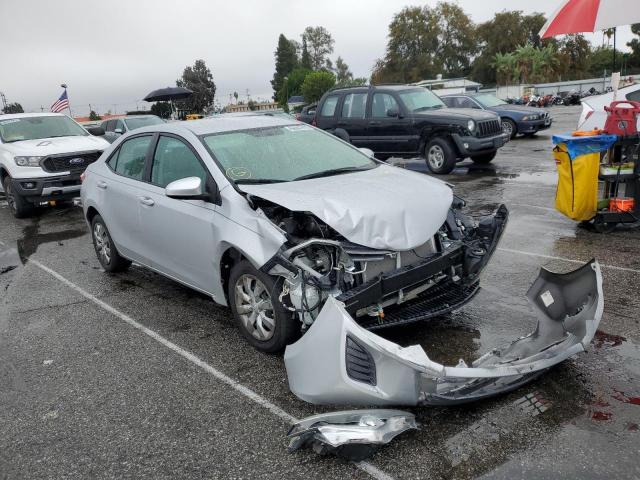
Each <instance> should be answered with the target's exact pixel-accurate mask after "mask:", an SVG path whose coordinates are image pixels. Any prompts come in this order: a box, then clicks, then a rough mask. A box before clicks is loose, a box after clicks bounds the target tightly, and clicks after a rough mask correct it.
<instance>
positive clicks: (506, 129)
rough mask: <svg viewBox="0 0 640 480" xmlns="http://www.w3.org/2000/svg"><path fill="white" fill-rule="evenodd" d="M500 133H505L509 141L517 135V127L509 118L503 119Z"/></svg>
mask: <svg viewBox="0 0 640 480" xmlns="http://www.w3.org/2000/svg"><path fill="white" fill-rule="evenodd" d="M502 133H506V134H507V135H509V138H510V139H514V138H516V135H517V134H518V127H517V126H516V122H514V121H513V120H511V119H510V118H503V119H502Z"/></svg>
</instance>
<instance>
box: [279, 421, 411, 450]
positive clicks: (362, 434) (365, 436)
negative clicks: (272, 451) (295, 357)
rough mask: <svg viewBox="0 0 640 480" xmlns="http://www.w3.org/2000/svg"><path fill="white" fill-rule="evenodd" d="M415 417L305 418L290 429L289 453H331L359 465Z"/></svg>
mask: <svg viewBox="0 0 640 480" xmlns="http://www.w3.org/2000/svg"><path fill="white" fill-rule="evenodd" d="M417 428H418V424H417V423H416V419H415V416H414V415H413V414H411V413H408V412H403V411H401V410H384V409H380V410H347V411H344V412H334V413H326V414H322V415H314V416H313V417H308V418H305V419H304V420H301V421H300V422H298V423H296V424H295V425H293V426H292V427H291V429H290V430H289V433H288V434H287V435H288V437H289V438H290V439H291V443H290V444H289V451H290V452H294V451H296V450H298V449H300V448H303V447H305V446H311V447H312V448H313V450H314V451H315V452H316V453H319V454H322V455H324V454H328V453H333V454H335V455H337V456H339V457H343V458H346V459H348V460H352V461H356V462H359V461H361V460H364V459H365V458H368V457H370V456H371V455H373V454H374V453H375V452H376V450H377V449H378V448H379V447H380V446H381V445H385V444H387V443H389V442H390V441H391V440H393V439H394V438H395V437H397V436H398V435H400V434H401V433H403V432H406V431H407V430H410V429H417Z"/></svg>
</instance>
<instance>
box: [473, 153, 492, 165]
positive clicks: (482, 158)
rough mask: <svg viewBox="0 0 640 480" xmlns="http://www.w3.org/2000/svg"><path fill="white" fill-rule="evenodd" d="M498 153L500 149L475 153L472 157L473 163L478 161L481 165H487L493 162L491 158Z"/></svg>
mask: <svg viewBox="0 0 640 480" xmlns="http://www.w3.org/2000/svg"><path fill="white" fill-rule="evenodd" d="M497 153H498V151H497V150H496V151H495V152H491V153H485V154H483V155H475V156H473V157H471V160H473V163H478V164H480V165H486V164H487V163H491V160H493V159H494V158H496V154H497Z"/></svg>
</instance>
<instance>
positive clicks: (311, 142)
mask: <svg viewBox="0 0 640 480" xmlns="http://www.w3.org/2000/svg"><path fill="white" fill-rule="evenodd" d="M203 141H204V143H205V145H206V146H207V147H208V148H209V150H210V151H211V153H213V155H214V157H215V158H216V159H217V161H218V162H219V164H220V165H221V167H222V170H223V172H224V173H225V174H226V176H227V177H228V178H229V179H230V180H232V181H234V182H235V183H238V184H240V183H276V182H289V181H293V180H302V179H303V177H304V178H314V177H324V176H330V175H337V174H340V173H347V172H351V171H357V170H368V169H370V168H375V167H376V166H378V163H377V162H375V161H373V160H371V159H370V158H369V157H368V156H366V155H365V154H364V153H362V152H360V151H358V150H357V149H356V148H354V147H351V146H349V145H346V144H345V143H343V142H341V141H340V140H338V139H336V138H335V137H333V136H332V135H330V134H328V133H324V132H321V131H318V130H316V129H314V128H313V127H310V126H308V125H287V126H276V127H267V128H258V129H251V130H239V131H234V132H226V133H216V134H211V135H205V136H204V137H203Z"/></svg>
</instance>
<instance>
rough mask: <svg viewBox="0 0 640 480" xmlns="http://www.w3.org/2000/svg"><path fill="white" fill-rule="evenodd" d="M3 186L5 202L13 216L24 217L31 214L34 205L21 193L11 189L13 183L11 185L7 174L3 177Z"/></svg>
mask: <svg viewBox="0 0 640 480" xmlns="http://www.w3.org/2000/svg"><path fill="white" fill-rule="evenodd" d="M3 188H4V195H5V197H6V199H7V204H8V205H9V208H10V209H11V213H13V216H14V217H16V218H25V217H28V216H30V215H32V214H33V211H34V209H35V206H34V205H33V204H32V203H29V202H28V201H27V200H26V199H25V198H24V197H23V196H22V195H20V194H19V193H17V192H14V191H13V185H11V177H9V175H7V176H6V177H5V179H4V183H3Z"/></svg>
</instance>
